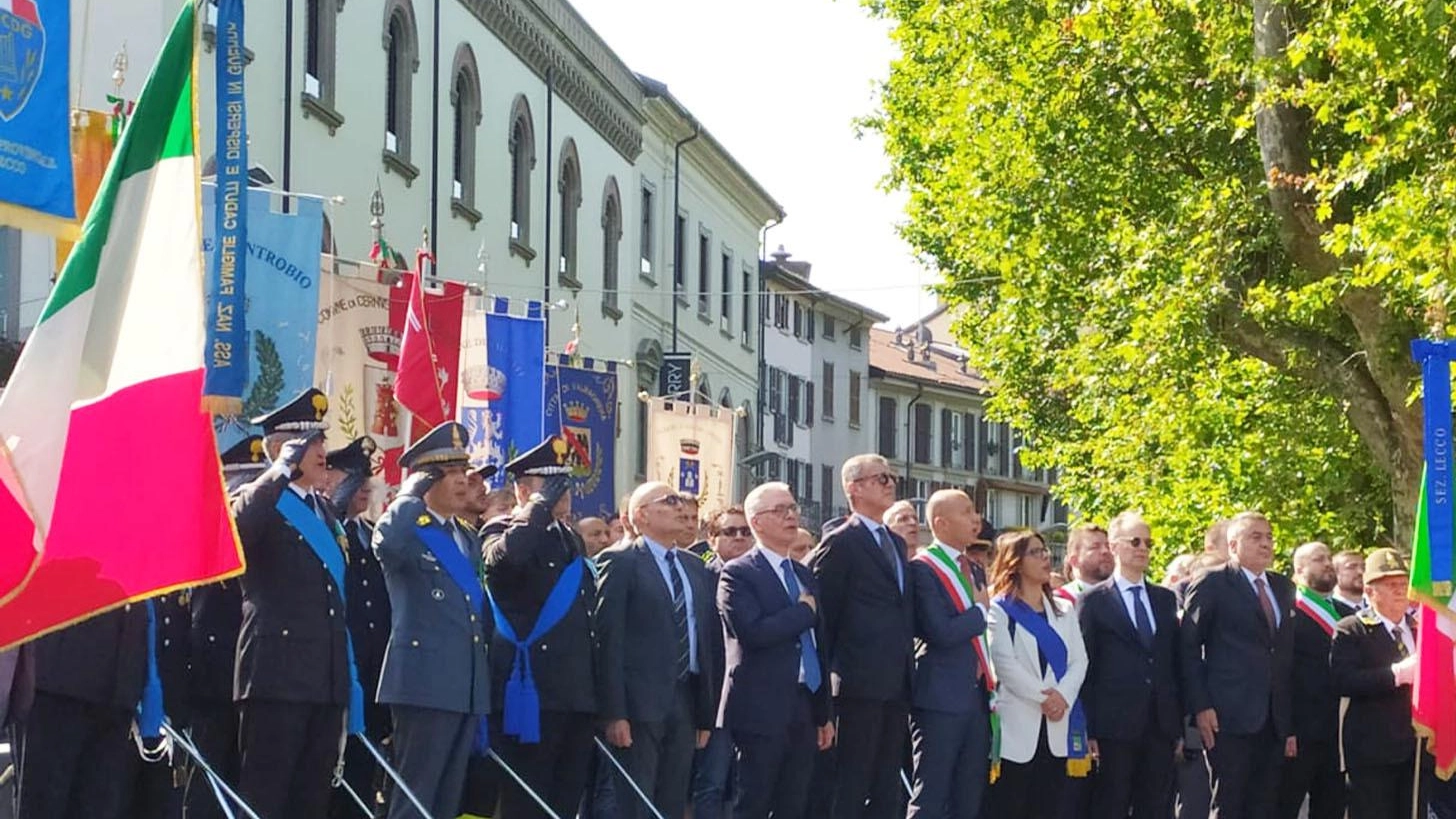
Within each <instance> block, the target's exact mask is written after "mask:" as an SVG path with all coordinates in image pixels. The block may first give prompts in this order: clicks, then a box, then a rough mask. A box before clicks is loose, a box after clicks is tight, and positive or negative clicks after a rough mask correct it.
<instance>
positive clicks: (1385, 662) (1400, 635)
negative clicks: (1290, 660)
mask: <svg viewBox="0 0 1456 819" xmlns="http://www.w3.org/2000/svg"><path fill="white" fill-rule="evenodd" d="M1409 583H1410V569H1409V568H1408V567H1407V566H1406V562H1405V560H1404V559H1403V558H1402V557H1401V556H1400V553H1398V552H1396V551H1395V550H1394V549H1376V550H1375V551H1373V552H1371V553H1370V556H1369V557H1367V558H1365V597H1366V599H1367V600H1369V601H1370V605H1369V607H1368V608H1365V609H1362V610H1361V611H1360V612H1358V613H1357V614H1354V615H1352V616H1350V617H1346V618H1344V619H1343V620H1340V621H1339V622H1338V623H1336V624H1335V638H1334V642H1333V643H1332V644H1331V645H1330V676H1331V677H1333V678H1334V687H1335V693H1337V694H1339V695H1340V696H1341V697H1346V698H1348V699H1349V707H1348V708H1347V709H1346V711H1345V718H1344V722H1343V723H1342V726H1341V728H1342V730H1341V732H1340V736H1341V739H1342V742H1343V751H1344V760H1345V771H1346V773H1347V775H1348V779H1347V782H1348V783H1349V809H1350V819H1395V817H1401V816H1412V815H1418V816H1425V815H1426V807H1425V799H1423V798H1422V799H1420V805H1419V810H1418V812H1416V813H1414V814H1413V813H1412V811H1411V807H1412V802H1413V801H1415V800H1416V799H1417V796H1416V794H1415V792H1414V790H1415V789H1414V788H1413V782H1412V779H1413V778H1414V777H1413V774H1414V773H1415V765H1416V761H1417V760H1416V757H1417V754H1418V753H1419V749H1420V746H1419V745H1418V744H1417V743H1416V734H1415V729H1413V728H1412V727H1411V686H1412V685H1413V684H1414V683H1415V673H1416V633H1415V621H1414V620H1412V619H1411V618H1410V617H1409V616H1407V614H1406V610H1407V607H1408V606H1409V605H1410V598H1409V592H1408V586H1409ZM1420 756H1421V763H1422V765H1423V767H1429V764H1430V757H1429V756H1428V755H1426V754H1420Z"/></svg>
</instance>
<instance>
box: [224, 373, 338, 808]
mask: <svg viewBox="0 0 1456 819" xmlns="http://www.w3.org/2000/svg"><path fill="white" fill-rule="evenodd" d="M328 409H329V402H328V398H327V397H326V396H325V395H324V394H323V393H321V392H319V391H318V390H315V389H309V390H307V391H305V392H304V393H303V394H301V395H299V396H298V397H297V398H294V399H293V400H292V401H290V402H289V403H288V404H286V405H284V406H283V407H281V408H279V409H277V410H275V411H273V412H271V413H269V414H267V415H264V416H262V417H259V418H255V419H253V423H254V424H258V425H259V426H261V427H262V428H263V434H264V436H265V439H264V440H265V447H266V450H267V454H268V457H269V458H270V460H271V461H272V466H270V467H269V468H268V470H267V471H266V472H264V473H263V474H262V475H260V476H259V477H258V478H257V479H256V480H254V481H253V482H252V483H250V484H248V485H246V486H244V487H243V488H242V489H241V490H239V492H238V494H237V497H236V499H235V500H234V501H233V514H234V517H235V518H236V520H237V526H238V535H239V537H240V539H241V540H242V544H243V552H244V555H245V556H246V558H247V566H248V569H247V573H246V574H245V575H243V581H242V591H243V609H242V611H243V619H242V626H241V631H240V634H239V636H238V656H237V671H236V676H237V680H236V697H237V700H238V702H239V703H240V706H239V709H240V712H241V720H240V723H239V730H238V734H239V736H238V739H239V742H238V744H239V748H240V753H241V756H240V764H239V776H238V780H239V781H238V784H239V790H240V793H241V795H242V797H243V799H245V800H246V801H247V802H248V804H250V805H252V807H253V809H254V810H256V811H257V812H258V814H259V816H261V817H263V819H289V817H298V819H318V817H320V816H325V815H327V813H328V809H329V788H330V783H331V780H332V775H333V771H334V766H335V763H336V762H337V760H338V754H339V741H340V739H341V735H342V732H343V730H344V727H345V710H346V708H348V707H350V706H352V708H353V712H352V714H351V717H352V719H351V721H356V722H357V723H358V724H359V727H360V728H362V722H363V719H362V717H363V714H362V713H361V712H362V710H363V696H362V694H363V689H362V687H360V685H359V682H358V679H357V677H356V675H355V672H354V667H353V663H352V658H351V656H350V654H351V652H350V648H349V632H348V630H347V628H346V625H345V612H346V609H345V608H344V576H345V565H346V563H345V554H344V549H345V547H344V542H343V541H344V534H343V530H341V529H340V528H339V524H338V521H337V519H336V518H335V517H334V513H333V510H332V509H330V508H329V505H328V504H327V503H325V502H324V501H323V499H322V498H321V497H320V496H319V495H318V493H317V490H318V489H319V488H320V487H321V486H322V485H323V484H324V482H325V480H326V474H325V472H326V464H325V461H324V439H323V431H324V429H326V428H327V426H328V425H327V424H326V423H325V422H324V415H325V414H326V413H327V412H328Z"/></svg>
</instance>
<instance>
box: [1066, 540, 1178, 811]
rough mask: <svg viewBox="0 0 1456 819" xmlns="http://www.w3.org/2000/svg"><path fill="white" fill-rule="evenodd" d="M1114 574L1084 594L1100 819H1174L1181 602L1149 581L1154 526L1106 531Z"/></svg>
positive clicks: (1085, 691)
mask: <svg viewBox="0 0 1456 819" xmlns="http://www.w3.org/2000/svg"><path fill="white" fill-rule="evenodd" d="M1107 535H1108V542H1109V543H1110V545H1111V546H1112V554H1113V558H1114V561H1115V563H1114V565H1115V571H1114V572H1113V575H1112V578H1111V579H1110V580H1108V581H1106V582H1104V583H1100V584H1098V585H1096V586H1093V587H1092V588H1091V589H1090V590H1088V591H1087V592H1086V593H1084V594H1083V595H1082V603H1081V611H1080V612H1079V615H1078V616H1079V619H1080V622H1081V625H1082V642H1083V643H1084V644H1085V645H1086V647H1087V677H1086V680H1085V681H1084V682H1083V683H1082V693H1081V699H1082V702H1083V704H1084V705H1085V706H1086V709H1087V737H1088V739H1089V747H1090V748H1091V749H1092V753H1093V755H1094V756H1096V757H1097V758H1098V760H1099V761H1098V769H1097V777H1096V779H1095V780H1094V782H1093V789H1092V799H1091V803H1090V804H1091V816H1092V817H1094V819H1125V817H1127V816H1128V814H1129V811H1130V812H1131V815H1132V817H1133V819H1156V818H1157V817H1165V816H1167V815H1168V813H1169V811H1170V809H1171V807H1172V800H1173V778H1174V777H1173V774H1174V761H1175V756H1174V755H1175V753H1177V752H1178V741H1179V739H1181V738H1182V735H1183V721H1182V716H1183V708H1182V700H1181V698H1180V692H1179V685H1178V600H1177V598H1176V597H1175V595H1174V594H1173V592H1171V591H1169V590H1168V589H1165V588H1163V587H1162V586H1157V585H1154V584H1152V583H1149V582H1147V579H1146V574H1145V573H1146V572H1147V569H1148V558H1149V556H1150V555H1151V553H1152V548H1153V538H1152V533H1151V531H1150V530H1149V528H1148V524H1147V521H1145V520H1143V519H1142V517H1141V516H1139V515H1138V514H1137V513H1135V512H1124V513H1122V514H1120V515H1118V516H1117V517H1115V518H1113V519H1112V521H1111V522H1110V523H1108V524H1107Z"/></svg>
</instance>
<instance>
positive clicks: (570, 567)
mask: <svg viewBox="0 0 1456 819" xmlns="http://www.w3.org/2000/svg"><path fill="white" fill-rule="evenodd" d="M583 563H584V559H583V558H580V557H578V558H577V559H575V560H573V561H571V562H570V563H568V564H567V565H566V568H565V569H562V571H561V577H559V578H557V579H556V585H555V586H552V587H551V593H550V594H548V595H546V602H545V604H543V605H542V606H541V613H540V615H538V616H537V618H536V625H535V626H533V627H532V628H531V633H530V634H528V635H526V639H524V640H520V639H517V638H516V630H515V629H513V628H511V622H510V621H509V620H507V619H506V616H505V614H503V613H502V612H501V610H500V606H498V605H496V602H495V595H493V594H491V593H490V590H489V589H487V590H486V597H487V598H488V599H489V600H490V611H491V614H492V615H494V617H495V630H496V633H497V634H499V635H501V636H502V637H504V638H506V639H507V640H510V641H511V642H512V643H514V644H515V646H516V659H515V661H514V662H513V663H511V678H510V679H509V680H507V681H506V691H505V708H504V709H503V710H504V711H505V713H504V714H503V715H502V725H501V730H502V731H503V732H504V733H505V734H506V735H507V736H513V737H516V738H517V739H519V740H520V741H521V742H524V743H528V744H532V743H537V742H540V741H541V695H540V694H538V693H537V692H536V679H535V678H534V677H532V676H531V646H532V645H534V644H535V643H536V642H538V641H539V640H540V639H541V638H542V637H545V636H546V634H547V632H549V631H551V629H553V628H556V624H557V623H560V622H561V621H562V620H563V619H565V617H566V614H567V612H569V611H571V604H572V602H574V601H575V600H576V595H577V592H578V591H579V590H580V589H581V573H582V572H583V571H584V569H583V568H582V565H583Z"/></svg>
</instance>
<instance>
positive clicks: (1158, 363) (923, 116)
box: [865, 0, 1456, 548]
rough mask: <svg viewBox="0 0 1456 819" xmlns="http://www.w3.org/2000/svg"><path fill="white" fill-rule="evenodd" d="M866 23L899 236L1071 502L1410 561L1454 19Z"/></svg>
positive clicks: (1266, 8)
mask: <svg viewBox="0 0 1456 819" xmlns="http://www.w3.org/2000/svg"><path fill="white" fill-rule="evenodd" d="M867 6H868V8H869V9H870V11H871V13H872V14H875V15H878V16H881V17H884V18H886V19H889V20H891V21H893V23H894V28H893V37H894V38H895V40H896V41H897V43H898V44H899V46H900V47H901V51H902V54H901V57H900V58H899V59H898V60H897V61H896V62H895V63H894V64H893V66H892V68H891V72H890V76H889V79H888V80H887V82H886V83H885V84H884V86H883V88H882V93H881V110H880V112H879V113H877V114H875V115H873V116H871V117H868V118H867V119H866V121H865V124H866V125H867V126H868V127H869V128H872V129H874V130H877V131H879V132H881V133H882V134H883V136H884V138H885V142H886V146H887V150H888V152H889V154H890V156H891V160H892V170H891V175H890V179H889V184H891V185H893V186H896V187H899V188H902V189H904V190H906V191H908V193H909V206H908V208H909V213H908V215H909V219H908V221H907V223H906V224H905V226H904V228H903V232H904V235H905V236H906V237H907V239H908V240H909V241H910V242H911V243H912V245H913V246H914V247H915V248H916V249H917V250H918V251H919V252H921V253H922V254H924V255H925V256H926V257H927V258H929V259H931V260H932V261H934V262H935V263H936V264H937V265H938V266H939V269H940V270H941V271H943V275H944V282H943V285H942V293H943V295H944V296H945V297H946V298H947V299H948V300H949V301H951V302H952V303H954V304H956V305H957V306H958V307H959V308H960V309H962V310H963V316H964V317H963V319H962V320H961V322H960V323H959V324H958V328H957V329H958V332H959V333H960V334H961V336H962V339H963V341H964V342H965V343H966V346H967V347H968V349H969V350H970V351H971V355H972V363H973V364H975V365H976V366H977V367H978V368H979V369H981V370H982V372H983V373H985V374H986V375H987V376H988V377H989V378H990V379H991V381H992V383H993V384H994V386H995V389H996V396H995V398H994V400H993V402H992V411H993V412H994V413H997V414H999V416H1000V417H1001V418H1003V419H1007V420H1010V421H1012V422H1013V423H1015V424H1017V425H1019V426H1020V427H1021V428H1022V429H1024V430H1025V431H1026V432H1027V435H1028V438H1029V440H1031V441H1032V442H1033V447H1034V451H1033V452H1032V454H1031V458H1032V459H1033V460H1034V461H1035V462H1036V463H1039V464H1041V465H1047V466H1056V467H1059V468H1061V470H1062V472H1061V488H1060V490H1059V491H1060V492H1061V493H1062V494H1063V495H1064V497H1065V498H1066V499H1067V500H1068V501H1070V502H1071V503H1072V504H1073V505H1074V506H1075V507H1077V508H1079V509H1081V510H1083V511H1085V512H1086V513H1088V514H1090V515H1093V516H1101V517H1105V516H1106V515H1108V514H1111V513H1114V512H1116V511H1117V510H1119V509H1122V508H1126V507H1139V508H1142V509H1143V510H1144V512H1145V514H1146V515H1148V517H1149V519H1150V521H1152V522H1153V524H1154V525H1155V526H1156V527H1158V529H1159V531H1160V532H1161V533H1163V534H1164V538H1163V539H1164V540H1165V541H1167V540H1168V539H1170V538H1171V539H1173V540H1174V541H1177V542H1178V543H1179V545H1180V546H1181V545H1186V546H1187V547H1189V548H1193V547H1194V544H1196V543H1198V542H1199V536H1200V533H1201V531H1202V529H1203V527H1204V526H1205V525H1206V524H1207V523H1208V521H1209V520H1210V519H1212V518H1213V517H1215V516H1217V515H1223V514H1227V513H1230V512H1232V511H1235V510H1237V509H1241V508H1251V507H1254V508H1262V509H1263V510H1265V511H1266V512H1267V513H1268V514H1270V515H1271V517H1273V518H1274V521H1275V525H1276V529H1277V531H1278V532H1279V534H1280V537H1281V546H1284V547H1287V546H1289V545H1291V544H1293V543H1297V542H1298V541H1299V540H1302V539H1305V538H1310V537H1321V538H1324V539H1326V540H1328V541H1330V542H1332V543H1335V544H1339V545H1352V546H1369V545H1372V543H1373V542H1374V541H1376V540H1378V539H1395V540H1397V541H1400V542H1408V538H1409V535H1410V533H1411V518H1412V514H1413V510H1414V508H1415V499H1416V493H1417V489H1418V485H1419V480H1420V466H1421V413H1420V406H1419V402H1418V401H1416V399H1415V391H1416V390H1417V388H1418V378H1417V376H1418V372H1417V370H1416V368H1415V366H1414V365H1413V364H1412V363H1411V361H1410V354H1409V342H1410V339H1412V338H1413V337H1415V336H1417V335H1419V334H1421V333H1423V332H1424V328H1425V327H1426V326H1427V322H1428V320H1430V321H1433V323H1434V324H1436V325H1438V326H1439V325H1443V324H1444V322H1445V318H1444V316H1445V308H1446V305H1447V302H1448V298H1449V296H1448V293H1449V284H1450V282H1451V280H1452V260H1451V258H1450V256H1451V237H1452V236H1456V230H1453V228H1456V173H1453V172H1452V162H1453V156H1456V153H1453V151H1452V150H1451V149H1452V147H1453V142H1456V93H1453V92H1456V88H1453V84H1456V75H1453V67H1456V50H1453V49H1456V23H1453V20H1452V17H1451V13H1450V11H1449V7H1448V6H1447V5H1446V4H1444V3H1442V2H1440V1H1439V0H1429V2H1409V1H1408V0H1345V1H1344V2H1342V3H1329V2H1315V1H1314V0H1311V1H1310V2H1304V3H1290V2H1279V1H1278V0H1253V2H1252V3H1243V4H1240V3H1225V2H1214V0H1080V2H1076V3H1069V2H1055V1H1054V0H943V1H940V2H937V0H876V1H874V2H868V3H867ZM1428 317H1431V318H1428ZM1442 329H1444V327H1442Z"/></svg>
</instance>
